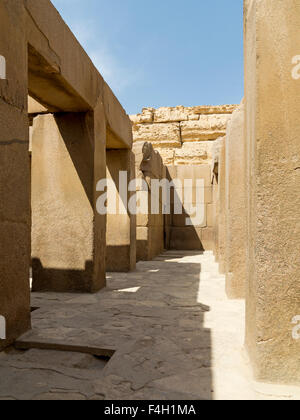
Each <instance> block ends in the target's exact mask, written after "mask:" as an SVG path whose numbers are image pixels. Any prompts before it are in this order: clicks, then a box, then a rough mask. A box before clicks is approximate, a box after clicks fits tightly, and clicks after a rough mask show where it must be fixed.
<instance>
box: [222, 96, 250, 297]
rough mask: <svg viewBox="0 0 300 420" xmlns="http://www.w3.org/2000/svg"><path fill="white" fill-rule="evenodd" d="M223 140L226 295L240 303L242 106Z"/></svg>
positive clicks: (243, 256)
mask: <svg viewBox="0 0 300 420" xmlns="http://www.w3.org/2000/svg"><path fill="white" fill-rule="evenodd" d="M226 140H227V144H226V175H225V176H226V206H225V212H226V250H225V252H226V292H227V296H228V297H229V298H230V299H244V298H245V283H246V271H247V270H246V238H247V226H246V219H247V212H246V192H245V176H246V174H245V172H246V165H245V153H244V104H243V103H242V104H241V105H240V107H239V108H238V109H237V110H235V111H234V113H233V114H232V119H231V121H230V122H229V124H228V128H227V137H226Z"/></svg>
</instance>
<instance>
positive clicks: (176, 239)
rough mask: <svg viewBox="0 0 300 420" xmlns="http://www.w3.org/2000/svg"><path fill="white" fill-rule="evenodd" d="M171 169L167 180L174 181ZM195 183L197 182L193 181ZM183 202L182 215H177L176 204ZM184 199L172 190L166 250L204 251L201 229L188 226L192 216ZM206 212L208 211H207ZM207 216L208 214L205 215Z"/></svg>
mask: <svg viewBox="0 0 300 420" xmlns="http://www.w3.org/2000/svg"><path fill="white" fill-rule="evenodd" d="M170 171H171V168H167V179H168V180H169V181H172V180H173V179H174V176H172V174H171V172H170ZM193 181H194V182H195V181H196V180H193ZM176 201H177V202H181V206H182V214H180V215H176V214H175V209H174V203H175V202H176ZM182 201H183V200H182V198H181V197H180V196H179V195H178V193H177V191H176V189H175V188H172V190H171V216H170V217H167V218H165V221H166V225H165V243H166V249H171V250H186V251H193V250H194V251H204V249H205V248H204V246H203V244H202V241H201V228H197V227H196V226H194V225H191V226H187V224H186V220H187V219H190V215H189V214H188V213H187V212H186V210H185V206H184V203H183V202H182ZM205 211H206V209H205ZM205 216H206V214H205Z"/></svg>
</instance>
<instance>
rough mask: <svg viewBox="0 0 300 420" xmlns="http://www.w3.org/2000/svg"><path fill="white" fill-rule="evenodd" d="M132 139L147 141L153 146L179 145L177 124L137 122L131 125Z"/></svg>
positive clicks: (174, 146) (167, 146)
mask: <svg viewBox="0 0 300 420" xmlns="http://www.w3.org/2000/svg"><path fill="white" fill-rule="evenodd" d="M133 141H134V142H138V141H143V142H145V141H149V142H151V143H152V144H153V146H159V147H166V148H170V147H172V148H176V147H181V139H180V130H179V124H177V123H173V124H137V125H134V126H133Z"/></svg>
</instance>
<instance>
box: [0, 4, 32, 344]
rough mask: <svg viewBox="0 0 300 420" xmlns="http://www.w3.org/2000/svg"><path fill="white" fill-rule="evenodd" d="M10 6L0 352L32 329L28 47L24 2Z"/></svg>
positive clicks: (2, 21) (2, 86) (1, 135)
mask: <svg viewBox="0 0 300 420" xmlns="http://www.w3.org/2000/svg"><path fill="white" fill-rule="evenodd" d="M11 3H12V2H3V1H2V2H0V54H1V56H2V57H3V58H4V60H5V67H6V69H5V74H4V73H3V74H2V77H1V79H0V168H1V170H0V316H1V331H2V333H3V332H4V334H2V333H1V339H0V350H1V349H2V348H4V347H5V346H7V345H9V344H10V343H12V342H13V341H14V340H15V339H16V338H17V337H18V336H20V335H21V334H22V333H24V332H25V331H27V330H28V329H29V328H30V288H29V267H30V164H29V125H28V117H27V91H28V87H27V44H26V32H25V15H24V6H23V2H22V1H17V0H16V1H14V2H13V4H11ZM2 61H3V59H2ZM2 317H4V318H5V322H4V318H2ZM3 323H4V324H5V325H2V324H3ZM4 336H5V337H6V339H3V338H4Z"/></svg>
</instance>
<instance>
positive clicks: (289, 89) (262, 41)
mask: <svg viewBox="0 0 300 420" xmlns="http://www.w3.org/2000/svg"><path fill="white" fill-rule="evenodd" d="M299 19H300V1H299V0H284V1H278V0H268V1H257V0H245V48H246V49H245V69H246V84H245V95H246V96H245V97H246V102H245V105H246V144H247V151H246V157H247V162H248V167H247V170H248V174H247V179H248V189H249V190H248V232H249V240H248V258H249V259H248V281H247V292H246V300H247V314H246V331H247V334H246V343H247V348H248V351H249V353H250V357H251V360H252V362H253V365H254V368H255V376H256V378H257V379H259V380H263V381H268V382H289V383H294V384H295V383H298V384H299V382H300V369H299V366H300V341H299V333H298V331H299V326H298V327H297V325H296V324H297V322H298V323H299V319H300V258H299V256H300V223H299V221H300V194H299V187H300V169H299V168H300V116H299V110H300V71H299V65H298V67H297V66H296V62H298V63H299V57H298V59H296V58H295V57H297V56H299V55H300V45H299Z"/></svg>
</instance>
